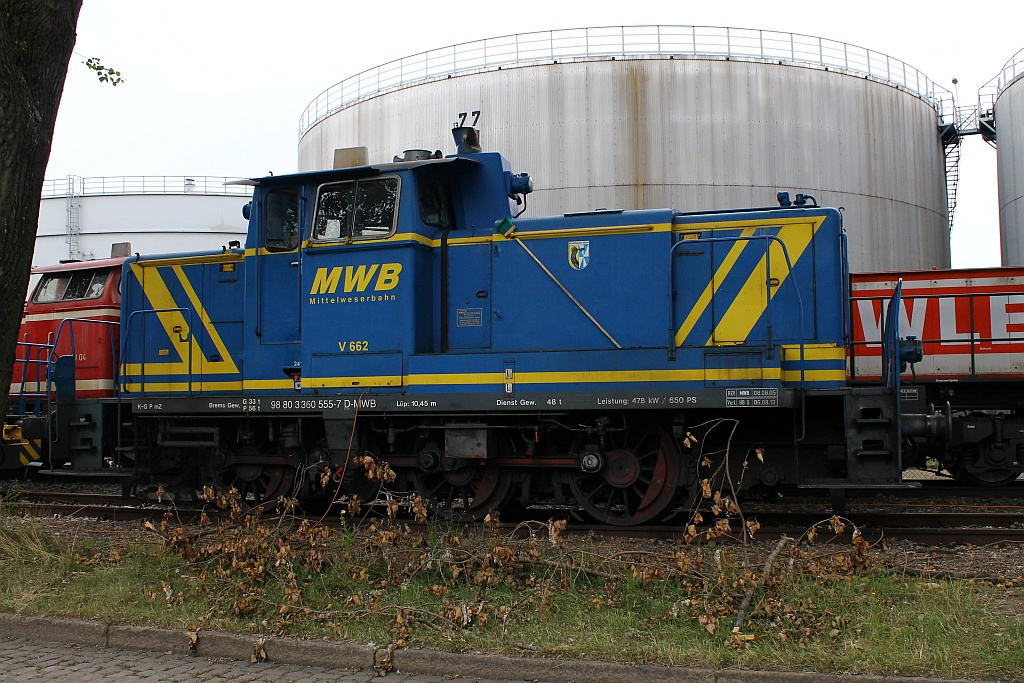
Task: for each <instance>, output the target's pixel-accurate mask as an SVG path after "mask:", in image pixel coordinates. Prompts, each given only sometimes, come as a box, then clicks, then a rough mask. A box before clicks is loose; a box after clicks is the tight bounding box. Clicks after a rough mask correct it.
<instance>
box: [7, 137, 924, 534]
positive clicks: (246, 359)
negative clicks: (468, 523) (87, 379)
mask: <svg viewBox="0 0 1024 683" xmlns="http://www.w3.org/2000/svg"><path fill="white" fill-rule="evenodd" d="M454 133H455V137H456V144H457V147H458V151H457V153H456V154H454V155H450V156H447V157H443V158H442V157H441V154H440V153H439V152H438V153H428V152H421V151H412V152H407V153H406V154H405V156H404V157H402V158H400V159H399V158H396V160H395V162H394V163H387V164H379V165H362V166H357V167H350V168H336V169H334V170H327V171H317V172H310V173H300V174H295V175H286V176H272V177H266V178H260V179H258V180H255V181H252V182H253V184H254V194H253V199H252V202H251V203H250V204H248V205H247V206H246V207H245V209H244V211H243V212H244V213H245V214H246V216H247V217H248V219H249V233H248V237H247V239H246V243H245V246H244V248H242V247H241V245H237V244H232V245H230V246H229V247H228V248H225V249H224V250H223V251H221V252H216V253H188V254H176V255H169V256H166V255H165V256H139V255H136V256H134V257H130V258H128V259H127V260H126V261H125V262H124V265H123V272H122V277H121V321H120V354H119V359H118V360H117V361H115V363H114V367H112V368H111V370H110V371H111V374H112V375H113V376H114V378H115V381H114V386H115V391H113V392H111V394H110V395H109V396H107V397H101V398H96V399H90V400H86V401H82V400H71V399H68V398H65V399H63V400H62V398H61V396H60V393H61V387H62V386H64V387H69V386H70V387H74V376H75V368H74V363H73V360H74V359H73V358H72V359H71V361H72V362H67V363H64V364H63V366H61V364H59V363H58V364H53V369H52V371H51V372H52V373H53V374H54V377H53V378H51V382H52V384H53V385H54V386H55V387H56V389H57V394H58V395H57V396H55V397H52V398H47V401H52V404H53V405H54V406H57V410H58V411H63V413H64V415H63V418H62V419H61V420H57V421H52V420H50V421H47V420H48V419H49V418H47V417H45V416H43V415H41V413H42V412H45V411H40V410H38V402H37V405H36V410H35V411H34V414H35V415H39V416H38V417H34V416H33V411H31V410H28V411H26V414H25V415H22V416H20V417H19V419H18V424H19V425H21V426H22V428H23V431H24V436H25V437H26V438H29V437H33V436H35V437H39V436H40V435H45V438H44V439H43V440H45V441H47V442H48V450H49V452H48V459H49V463H50V468H51V470H52V471H54V472H60V471H70V472H78V473H81V472H86V471H94V472H99V473H105V474H111V473H113V472H122V473H124V474H126V475H131V477H132V479H131V481H132V486H133V487H134V488H135V489H136V490H138V491H144V490H146V488H147V487H150V486H156V485H157V484H159V485H160V486H162V487H163V488H164V489H165V490H168V491H179V492H185V491H194V490H196V489H199V488H201V487H202V486H203V485H207V484H209V485H213V486H216V487H219V488H222V489H228V488H230V487H234V488H236V489H237V490H238V491H239V492H240V493H241V495H242V496H243V497H245V498H246V499H248V500H250V501H253V502H260V501H264V500H270V499H273V498H276V497H278V496H283V495H295V496H297V497H299V498H313V497H317V496H323V495H328V496H329V495H331V494H332V493H333V492H334V491H335V488H336V487H337V486H339V485H340V486H341V487H342V490H343V491H344V492H345V493H346V494H348V495H350V496H355V495H358V496H359V497H360V498H362V499H363V500H366V499H369V498H372V497H373V496H374V495H376V489H377V487H378V486H379V484H378V483H377V482H375V481H371V480H369V479H368V478H367V477H366V476H365V471H364V469H363V467H362V465H361V464H360V463H362V462H364V460H365V457H366V456H370V458H372V459H373V461H374V462H386V463H388V465H389V466H390V468H391V469H392V470H393V471H394V472H395V473H396V475H397V481H396V482H395V483H394V484H393V486H395V487H398V488H399V489H400V490H403V491H409V492H415V493H417V494H419V495H421V496H422V497H423V498H424V499H426V500H428V501H429V502H430V504H431V505H432V506H433V508H434V510H435V511H436V512H437V513H438V514H441V515H447V516H452V517H457V518H462V519H475V518H481V517H483V516H484V515H485V514H487V512H488V511H490V510H493V509H501V508H503V507H504V506H506V505H511V504H518V505H529V504H532V503H536V502H539V501H551V502H553V503H555V504H563V505H576V506H578V508H581V509H582V510H583V511H585V512H586V513H587V514H589V516H591V517H592V518H594V519H596V520H599V521H601V522H604V523H609V524H618V525H633V524H642V523H646V522H650V521H655V520H658V519H660V518H664V517H665V516H666V515H668V514H669V513H670V512H671V511H672V510H674V509H676V508H677V507H678V506H680V505H686V504H687V503H692V502H693V501H694V500H695V499H696V498H697V497H699V495H700V492H701V491H702V490H703V489H705V488H706V487H707V486H708V485H718V484H721V482H722V481H723V480H724V478H725V477H727V476H731V477H733V481H734V484H735V485H736V486H737V487H743V488H749V487H753V486H788V487H796V488H819V489H829V490H832V491H836V492H839V491H842V490H845V489H848V488H863V487H901V486H904V485H905V484H904V482H903V481H902V477H901V472H902V470H903V465H902V463H901V448H900V445H901V441H902V440H903V439H905V438H907V437H908V436H910V434H908V433H906V432H907V430H908V429H909V428H913V429H916V430H917V432H916V433H918V434H924V435H926V434H928V433H931V432H934V431H936V430H937V429H938V427H937V425H940V424H941V420H937V419H935V417H934V416H930V415H919V416H916V417H915V418H914V419H909V420H904V421H901V420H900V408H899V390H898V387H897V386H896V384H897V382H893V381H890V382H889V383H888V384H889V385H890V386H883V385H881V384H880V385H877V386H859V387H849V386H848V384H847V371H846V358H847V345H848V340H849V336H850V329H849V319H848V311H849V292H848V282H849V276H848V273H847V266H846V258H845V249H844V247H845V242H844V233H843V229H842V219H841V215H840V213H839V212H838V211H836V210H835V209H830V208H819V207H818V206H817V205H816V203H815V202H813V200H811V201H808V199H807V198H804V197H798V200H799V201H798V202H797V204H798V205H792V204H790V205H788V206H780V207H777V208H776V207H773V208H765V209H746V210H731V211H720V212H695V213H685V212H680V211H676V210H672V209H656V210H642V211H618V210H604V209H599V210H596V211H589V212H580V213H571V214H565V215H563V216H554V217H544V218H525V217H520V214H521V213H522V211H523V210H524V209H525V203H526V202H527V200H528V195H529V193H530V192H531V191H532V189H533V187H532V181H531V180H530V178H529V176H528V175H526V174H514V173H513V172H512V171H511V169H510V167H509V163H508V162H507V160H506V159H504V158H503V157H502V156H501V155H500V154H498V153H492V152H482V151H480V149H479V145H478V138H477V133H476V131H475V129H472V128H456V130H455V131H454ZM786 204H789V202H786ZM897 346H898V345H897ZM894 348H896V347H894V346H892V345H890V347H889V348H888V350H887V353H889V352H890V351H892V350H893V349H894ZM893 353H895V352H894V351H893ZM890 355H891V354H890ZM897 360H898V359H897ZM898 375H899V372H898V371H896V378H897V379H898ZM64 395H65V397H67V396H72V397H73V395H74V391H73V389H67V390H66V391H65V394H64ZM22 403H24V401H22ZM9 421H11V420H10V419H9ZM908 425H909V427H908ZM61 430H62V431H61ZM901 430H902V432H901ZM57 431H61V433H59V434H57V433H56V432H57ZM44 446H45V444H44ZM41 447H42V446H41ZM327 473H329V474H330V475H332V476H331V477H328V476H324V475H325V474H327ZM332 478H333V480H334V481H338V482H339V483H338V484H335V483H334V481H331V479H332Z"/></svg>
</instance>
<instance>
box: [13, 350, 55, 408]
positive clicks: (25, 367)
mask: <svg viewBox="0 0 1024 683" xmlns="http://www.w3.org/2000/svg"><path fill="white" fill-rule="evenodd" d="M19 348H20V349H24V350H25V357H24V358H19V357H18V356H20V355H21V354H19V353H18V351H17V349H19ZM52 348H53V344H40V343H38V342H25V341H20V342H17V343H16V344H15V358H14V362H15V365H17V364H19V363H20V364H21V366H22V367H21V382H20V384H21V387H20V388H19V390H18V391H17V392H16V393H11V392H10V388H9V387H8V396H9V397H10V398H16V399H17V400H18V412H19V414H21V415H26V414H27V413H26V411H27V409H28V401H27V399H28V398H32V399H35V401H34V402H35V406H34V411H35V414H37V415H38V414H39V400H40V399H42V398H46V399H47V403H49V384H50V381H49V374H48V372H49V366H48V359H49V353H50V350H51V349H52ZM33 355H35V356H36V357H35V358H33V357H32V356H33ZM44 355H45V357H44ZM30 368H34V369H35V375H36V376H35V388H36V390H35V391H32V392H30V391H28V390H27V388H26V387H27V386H28V384H29V379H31V378H30V376H29V370H30ZM44 371H45V372H44ZM11 379H12V380H14V379H15V376H14V375H12V376H11ZM44 383H45V385H46V387H47V389H46V391H43V389H42V387H43V385H44Z"/></svg>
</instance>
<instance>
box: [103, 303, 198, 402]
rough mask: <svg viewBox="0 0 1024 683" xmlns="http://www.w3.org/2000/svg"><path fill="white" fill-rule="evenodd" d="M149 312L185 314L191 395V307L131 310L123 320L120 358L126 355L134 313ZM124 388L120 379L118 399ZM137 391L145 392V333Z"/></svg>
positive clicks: (121, 375)
mask: <svg viewBox="0 0 1024 683" xmlns="http://www.w3.org/2000/svg"><path fill="white" fill-rule="evenodd" d="M151 313H183V314H187V316H185V317H186V321H187V323H188V335H189V338H188V342H189V345H188V395H189V396H191V395H192V343H191V340H192V329H193V328H192V309H190V308H151V309H146V310H139V311H132V312H131V313H129V314H128V320H126V321H125V325H124V333H123V334H122V335H121V359H122V360H123V359H124V358H125V357H126V355H127V354H126V353H125V349H126V347H127V346H128V340H129V339H130V338H131V329H132V319H133V318H135V316H136V315H146V314H151ZM182 341H185V340H182ZM124 375H125V373H121V374H120V377H121V379H122V380H123V378H124ZM124 390H125V384H124V382H123V381H122V382H121V383H120V384H119V385H118V400H119V401H120V397H121V394H122V393H123V392H124ZM139 393H142V394H145V393H146V335H145V334H143V335H142V362H140V363H139Z"/></svg>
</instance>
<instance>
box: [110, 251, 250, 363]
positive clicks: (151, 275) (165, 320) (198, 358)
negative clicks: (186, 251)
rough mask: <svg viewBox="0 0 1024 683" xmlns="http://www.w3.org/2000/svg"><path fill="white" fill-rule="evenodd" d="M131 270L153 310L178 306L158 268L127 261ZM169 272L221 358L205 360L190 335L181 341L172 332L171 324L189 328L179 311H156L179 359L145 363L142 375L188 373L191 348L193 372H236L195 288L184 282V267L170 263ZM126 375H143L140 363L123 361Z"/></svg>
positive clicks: (192, 335)
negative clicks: (180, 287)
mask: <svg viewBox="0 0 1024 683" xmlns="http://www.w3.org/2000/svg"><path fill="white" fill-rule="evenodd" d="M131 269H132V273H133V274H134V275H135V279H136V280H137V281H138V282H139V285H140V286H141V287H142V291H143V292H144V293H145V295H146V298H148V299H149V303H150V304H151V305H152V306H153V308H155V309H161V308H181V306H179V305H178V302H176V301H175V300H174V297H173V296H172V295H171V292H170V290H169V289H168V288H167V283H166V282H164V280H163V278H162V277H161V276H160V271H159V270H158V269H157V268H155V267H152V266H151V265H149V264H147V265H146V266H145V267H143V266H142V265H140V264H139V263H132V264H131ZM172 271H173V272H174V273H175V276H176V277H177V278H178V280H179V281H180V282H181V284H182V286H183V287H184V288H185V292H186V295H187V296H188V298H189V301H190V302H191V303H192V305H193V306H194V307H195V310H196V315H197V316H198V317H199V321H200V324H202V325H203V326H204V327H205V329H206V332H207V334H209V335H210V339H211V340H212V341H213V343H214V346H216V347H217V351H218V352H220V354H221V358H222V359H224V360H221V361H217V362H210V361H209V360H207V359H206V356H205V355H204V354H203V351H202V349H201V348H200V347H199V343H198V341H197V340H196V336H195V335H194V334H189V338H188V341H184V342H183V341H181V340H180V339H179V337H178V333H177V332H175V331H174V328H175V327H180V328H181V330H182V332H183V333H184V331H186V330H188V331H189V332H191V331H190V330H189V325H188V322H187V321H186V319H185V316H184V314H183V313H182V311H167V312H163V313H156V314H154V315H156V317H157V319H158V320H159V321H160V324H161V326H162V327H163V328H164V332H165V333H166V334H167V338H168V339H169V340H170V345H171V346H173V347H174V350H175V351H176V352H177V354H178V357H179V358H181V360H180V361H177V362H171V363H146V364H145V374H150V375H186V374H188V372H189V367H188V359H189V348H190V347H191V350H192V359H193V365H194V366H195V367H194V369H193V372H196V373H199V372H208V373H215V374H231V373H236V372H238V367H237V366H236V365H235V363H234V361H233V360H232V358H231V356H230V354H229V353H228V352H227V347H225V346H224V342H223V341H222V340H221V338H220V335H219V334H218V333H217V331H216V329H214V326H213V324H212V323H211V322H210V317H209V315H207V313H206V309H204V308H203V307H202V305H201V304H200V302H199V296H198V295H197V294H196V292H195V289H194V288H193V287H192V285H191V284H190V283H189V282H188V278H187V277H186V276H185V272H184V270H182V268H181V266H172ZM123 372H124V374H126V375H141V374H143V372H144V370H143V366H142V364H141V363H130V364H125V366H124V369H123Z"/></svg>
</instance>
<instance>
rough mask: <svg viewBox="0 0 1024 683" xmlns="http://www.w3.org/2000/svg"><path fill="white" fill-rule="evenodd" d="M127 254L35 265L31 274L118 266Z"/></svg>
mask: <svg viewBox="0 0 1024 683" xmlns="http://www.w3.org/2000/svg"><path fill="white" fill-rule="evenodd" d="M126 258H128V257H127V256H116V257H114V258H103V259H93V260H91V261H68V262H67V263H57V264H55V265H52V266H36V267H35V268H33V269H32V274H33V275H37V274H41V273H60V272H64V271H71V270H95V269H98V268H111V267H114V266H120V265H121V264H122V263H124V260H125V259H126Z"/></svg>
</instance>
